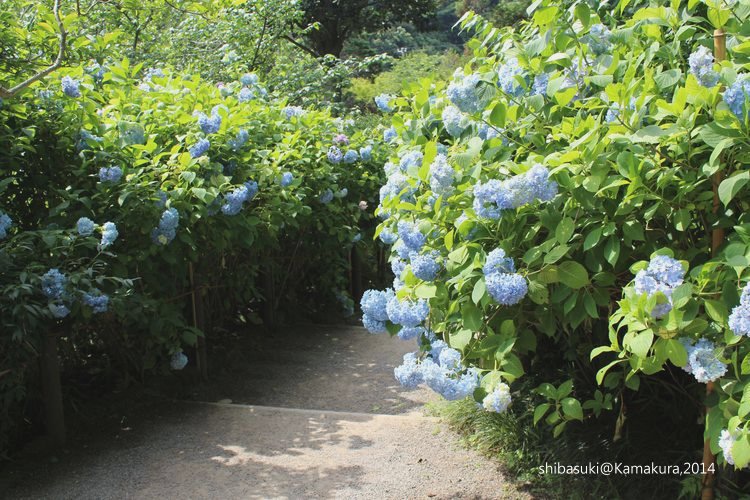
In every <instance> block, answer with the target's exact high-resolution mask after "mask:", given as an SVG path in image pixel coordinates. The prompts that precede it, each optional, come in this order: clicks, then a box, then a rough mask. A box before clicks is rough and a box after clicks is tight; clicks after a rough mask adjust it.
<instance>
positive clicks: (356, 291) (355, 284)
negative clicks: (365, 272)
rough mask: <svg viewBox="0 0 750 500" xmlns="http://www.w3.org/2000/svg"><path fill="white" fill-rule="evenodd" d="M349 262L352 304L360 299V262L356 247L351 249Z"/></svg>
mask: <svg viewBox="0 0 750 500" xmlns="http://www.w3.org/2000/svg"><path fill="white" fill-rule="evenodd" d="M350 261H351V292H352V299H353V300H354V303H355V304H356V303H358V302H359V299H361V298H362V293H363V292H362V260H361V259H360V256H359V252H358V251H357V246H356V245H355V246H354V247H352V252H351V256H350Z"/></svg>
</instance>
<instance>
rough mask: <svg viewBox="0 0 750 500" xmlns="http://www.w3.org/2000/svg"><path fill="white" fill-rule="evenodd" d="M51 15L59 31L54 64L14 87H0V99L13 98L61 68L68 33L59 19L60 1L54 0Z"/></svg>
mask: <svg viewBox="0 0 750 500" xmlns="http://www.w3.org/2000/svg"><path fill="white" fill-rule="evenodd" d="M53 13H54V14H55V19H56V20H57V27H58V28H59V29H60V47H59V49H58V51H57V57H56V58H55V60H54V62H53V63H52V64H51V65H50V66H49V67H47V69H44V70H42V71H40V72H38V73H36V74H34V75H33V76H31V77H30V78H28V79H26V80H25V81H23V82H21V83H19V84H18V85H16V86H15V87H12V88H10V89H6V88H5V87H2V86H0V97H2V98H4V99H8V98H10V97H15V96H16V95H18V94H19V93H20V92H21V91H22V90H24V89H26V88H27V87H28V86H29V85H31V84H32V83H34V82H36V81H39V80H41V79H42V78H44V77H45V76H47V75H49V74H50V73H52V72H53V71H55V70H56V69H57V68H59V67H60V66H62V62H63V57H64V56H65V50H66V48H67V41H68V32H67V31H65V25H64V24H63V21H62V18H61V17H60V0H55V6H54V8H53Z"/></svg>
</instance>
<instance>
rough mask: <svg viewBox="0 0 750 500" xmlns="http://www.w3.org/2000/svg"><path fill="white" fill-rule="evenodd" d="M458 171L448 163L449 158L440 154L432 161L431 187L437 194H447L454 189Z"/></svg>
mask: <svg viewBox="0 0 750 500" xmlns="http://www.w3.org/2000/svg"><path fill="white" fill-rule="evenodd" d="M455 175H456V172H455V171H454V170H453V167H451V166H450V165H448V158H447V157H446V156H445V155H443V154H439V155H437V156H435V159H434V160H433V161H432V163H430V189H432V191H433V192H434V193H436V194H439V195H440V194H447V193H450V192H451V191H452V190H453V180H454V177H455Z"/></svg>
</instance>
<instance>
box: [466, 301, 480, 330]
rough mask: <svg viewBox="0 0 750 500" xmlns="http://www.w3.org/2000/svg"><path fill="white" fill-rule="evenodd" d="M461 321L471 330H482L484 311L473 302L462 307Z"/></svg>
mask: <svg viewBox="0 0 750 500" xmlns="http://www.w3.org/2000/svg"><path fill="white" fill-rule="evenodd" d="M461 319H462V320H463V324H464V326H465V327H466V328H469V329H470V330H473V331H475V332H477V331H479V330H481V329H482V319H483V314H482V311H481V310H480V309H479V308H478V307H477V306H475V305H474V304H472V303H471V302H466V303H465V304H464V305H462V306H461Z"/></svg>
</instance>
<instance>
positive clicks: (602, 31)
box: [586, 24, 612, 56]
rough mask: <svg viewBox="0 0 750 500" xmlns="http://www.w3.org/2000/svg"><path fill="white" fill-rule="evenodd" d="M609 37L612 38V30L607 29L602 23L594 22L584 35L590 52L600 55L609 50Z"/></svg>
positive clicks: (610, 44)
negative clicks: (586, 34)
mask: <svg viewBox="0 0 750 500" xmlns="http://www.w3.org/2000/svg"><path fill="white" fill-rule="evenodd" d="M610 38H612V32H611V31H609V28H607V27H606V26H604V25H603V24H595V25H593V26H591V29H590V30H589V34H588V36H587V37H586V43H587V44H588V46H589V49H590V50H591V52H593V53H594V54H596V55H597V56H600V55H602V54H605V53H607V52H609V49H610V48H612V42H611V41H610Z"/></svg>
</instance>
